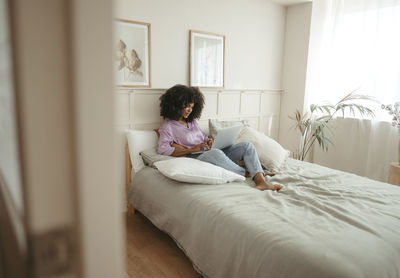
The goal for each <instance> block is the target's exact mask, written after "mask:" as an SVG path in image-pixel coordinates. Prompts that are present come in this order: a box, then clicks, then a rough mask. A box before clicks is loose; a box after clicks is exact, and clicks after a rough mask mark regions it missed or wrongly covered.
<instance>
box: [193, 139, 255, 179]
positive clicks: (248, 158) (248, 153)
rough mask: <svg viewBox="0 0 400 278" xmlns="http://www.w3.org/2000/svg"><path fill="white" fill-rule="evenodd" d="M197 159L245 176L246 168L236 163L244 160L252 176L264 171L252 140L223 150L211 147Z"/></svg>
mask: <svg viewBox="0 0 400 278" xmlns="http://www.w3.org/2000/svg"><path fill="white" fill-rule="evenodd" d="M197 159H199V160H201V161H204V162H208V163H211V164H214V165H217V166H219V167H222V168H224V169H226V170H229V171H232V172H235V173H236V174H239V175H242V176H244V175H245V173H246V170H245V169H244V168H242V167H240V166H239V165H237V164H236V163H237V162H238V161H240V160H243V161H244V164H245V165H246V168H247V170H248V171H249V173H250V176H251V178H253V177H254V175H255V174H257V173H259V172H261V173H262V172H263V169H262V167H261V163H260V160H259V159H258V154H257V151H256V148H255V147H254V145H253V144H252V143H250V142H240V143H237V144H234V145H231V146H229V147H226V148H224V149H222V150H218V149H211V150H209V151H207V152H205V153H202V154H201V155H199V156H198V157H197Z"/></svg>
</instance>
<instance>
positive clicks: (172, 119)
mask: <svg viewBox="0 0 400 278" xmlns="http://www.w3.org/2000/svg"><path fill="white" fill-rule="evenodd" d="M160 102H161V103H160V108H161V113H160V114H161V116H162V117H163V118H164V119H167V120H166V121H165V122H164V123H163V124H162V125H161V127H160V129H159V133H160V138H159V140H158V153H159V154H163V155H172V156H189V157H193V158H197V159H199V160H201V161H205V162H209V163H211V164H214V165H217V166H220V167H222V168H224V169H226V170H229V171H232V172H235V173H237V174H239V175H242V176H245V174H246V170H245V169H244V168H242V167H240V166H239V165H237V164H236V162H238V161H240V160H243V161H244V163H245V165H246V168H247V170H248V171H249V174H250V177H251V178H252V179H253V180H254V182H255V183H256V188H257V189H259V190H267V189H268V190H279V189H281V188H282V186H281V185H278V184H268V183H267V182H266V181H265V179H264V175H263V173H264V172H263V169H262V167H261V164H260V161H259V159H258V155H257V152H256V149H255V148H254V145H253V144H252V143H249V142H240V143H237V144H234V145H232V146H229V147H226V148H224V149H222V150H218V149H212V150H209V151H207V152H204V153H202V154H200V155H195V154H192V153H194V152H198V151H201V150H202V149H210V148H211V146H212V144H213V140H212V138H209V137H207V135H206V134H205V133H204V132H203V131H202V130H201V129H200V127H199V125H198V123H197V121H196V119H199V118H200V116H201V112H202V110H203V107H204V96H203V94H202V93H201V92H200V90H199V89H198V88H196V87H187V86H184V85H175V86H174V87H172V88H170V89H168V90H167V91H166V92H165V94H163V95H162V96H161V97H160Z"/></svg>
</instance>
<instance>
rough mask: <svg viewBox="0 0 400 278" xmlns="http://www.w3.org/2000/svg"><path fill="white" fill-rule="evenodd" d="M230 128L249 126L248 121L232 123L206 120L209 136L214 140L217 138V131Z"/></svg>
mask: <svg viewBox="0 0 400 278" xmlns="http://www.w3.org/2000/svg"><path fill="white" fill-rule="evenodd" d="M232 126H249V122H248V120H233V121H220V120H217V119H209V120H208V128H209V131H210V136H211V137H212V138H215V137H216V136H217V133H218V130H220V129H221V128H227V127H232Z"/></svg>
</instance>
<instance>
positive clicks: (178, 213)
mask: <svg viewBox="0 0 400 278" xmlns="http://www.w3.org/2000/svg"><path fill="white" fill-rule="evenodd" d="M270 181H271V182H277V183H280V184H282V185H283V186H284V188H283V189H282V190H281V191H280V192H272V191H258V190H256V189H255V188H254V187H253V186H254V184H253V182H252V181H251V180H247V181H246V182H232V183H226V184H221V185H204V184H188V183H180V182H176V181H173V180H170V179H169V178H166V177H164V176H163V175H162V174H160V173H159V172H158V171H157V170H156V169H153V168H150V167H145V168H144V169H142V170H141V171H140V172H138V173H136V175H135V178H134V180H133V185H132V188H131V194H130V198H129V201H130V202H131V203H132V205H133V206H134V207H135V208H136V209H138V210H139V211H140V212H141V213H143V214H144V215H145V216H146V217H147V218H149V219H150V220H151V221H152V222H153V223H154V224H155V225H156V226H157V227H158V228H159V229H161V230H163V231H165V232H167V233H168V234H169V235H170V236H171V237H172V238H173V239H174V240H175V241H176V242H177V244H178V245H179V246H180V247H181V248H182V249H183V250H184V252H185V253H186V255H187V256H188V257H189V258H190V259H191V260H192V262H193V264H194V266H195V268H196V269H197V270H198V271H199V272H200V273H201V274H202V275H204V276H205V277H210V278H219V277H221V278H222V277H223V278H226V277H230V278H235V277H237V278H243V277H246V278H251V277H274V278H276V277H335V278H338V277H349V278H350V277H352V278H356V277H373V278H376V277H400V216H399V212H400V187H398V186H394V185H389V184H386V183H382V182H377V181H373V180H370V179H367V178H362V177H359V176H356V175H353V174H349V173H345V172H341V171H337V170H332V169H329V168H326V167H322V166H318V165H315V164H311V163H307V162H301V161H297V160H293V159H288V160H287V162H286V163H285V165H284V167H283V169H282V171H281V172H280V173H279V174H278V175H276V176H274V177H273V178H270Z"/></svg>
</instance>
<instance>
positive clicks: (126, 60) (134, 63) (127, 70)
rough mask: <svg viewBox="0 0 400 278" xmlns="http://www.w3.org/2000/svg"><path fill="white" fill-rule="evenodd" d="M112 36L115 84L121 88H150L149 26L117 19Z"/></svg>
mask: <svg viewBox="0 0 400 278" xmlns="http://www.w3.org/2000/svg"><path fill="white" fill-rule="evenodd" d="M114 36H115V38H114V40H115V59H114V65H113V66H114V75H115V84H116V85H117V86H122V87H142V88H146V87H150V86H151V55H150V53H151V51H150V50H151V44H150V24H149V23H143V22H137V21H130V20H122V19H117V20H116V22H115V30H114Z"/></svg>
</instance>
